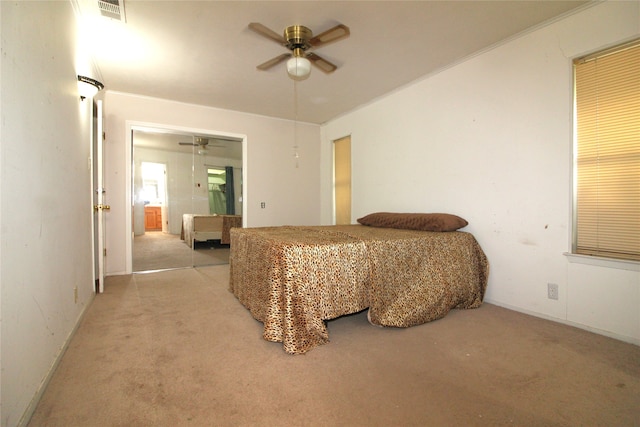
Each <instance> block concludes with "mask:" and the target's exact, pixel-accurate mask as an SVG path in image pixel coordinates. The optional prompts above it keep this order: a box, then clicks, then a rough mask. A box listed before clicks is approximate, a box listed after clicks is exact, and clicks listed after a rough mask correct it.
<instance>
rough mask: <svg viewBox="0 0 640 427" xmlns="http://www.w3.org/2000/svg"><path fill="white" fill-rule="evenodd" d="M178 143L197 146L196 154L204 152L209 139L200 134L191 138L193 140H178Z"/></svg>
mask: <svg viewBox="0 0 640 427" xmlns="http://www.w3.org/2000/svg"><path fill="white" fill-rule="evenodd" d="M178 144H180V145H188V146H193V147H198V154H206V153H207V148H208V147H209V139H208V138H203V137H201V136H196V137H195V138H194V139H193V142H185V141H180V142H178ZM216 147H222V145H217V146H216Z"/></svg>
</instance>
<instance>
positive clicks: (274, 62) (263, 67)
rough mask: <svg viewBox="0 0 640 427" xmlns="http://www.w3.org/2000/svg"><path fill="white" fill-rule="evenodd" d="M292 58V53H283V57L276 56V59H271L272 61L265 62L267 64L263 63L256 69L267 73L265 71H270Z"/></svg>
mask: <svg viewBox="0 0 640 427" xmlns="http://www.w3.org/2000/svg"><path fill="white" fill-rule="evenodd" d="M290 57H291V54H290V53H283V54H282V55H279V56H276V57H275V58H273V59H270V60H268V61H267V62H265V63H263V64H260V65H258V66H257V67H256V68H257V69H258V70H262V71H265V70H268V69H269V68H271V67H274V66H276V65H278V64H279V63H281V62H284V61H286V60H287V59H289V58H290Z"/></svg>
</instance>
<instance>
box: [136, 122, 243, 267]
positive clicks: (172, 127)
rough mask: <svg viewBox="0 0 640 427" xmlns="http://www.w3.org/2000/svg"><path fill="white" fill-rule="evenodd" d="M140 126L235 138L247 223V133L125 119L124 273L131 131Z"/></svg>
mask: <svg viewBox="0 0 640 427" xmlns="http://www.w3.org/2000/svg"><path fill="white" fill-rule="evenodd" d="M140 128H153V129H156V130H166V131H167V132H184V133H193V134H201V135H216V136H220V137H227V138H236V139H239V140H241V141H240V142H241V143H242V194H241V197H242V226H243V227H244V226H245V224H247V207H248V204H247V194H249V192H248V185H247V182H248V181H247V135H244V134H238V133H232V132H224V131H219V130H211V129H200V128H191V127H184V126H175V125H168V124H162V123H151V122H139V121H133V120H126V121H125V132H126V135H125V143H126V147H127V149H126V150H125V168H126V169H125V181H126V183H127V187H126V189H125V200H124V206H126V208H125V227H124V228H125V235H124V239H125V274H132V273H133V238H134V236H133V227H132V225H133V222H132V220H133V137H132V135H133V131H134V130H135V129H140Z"/></svg>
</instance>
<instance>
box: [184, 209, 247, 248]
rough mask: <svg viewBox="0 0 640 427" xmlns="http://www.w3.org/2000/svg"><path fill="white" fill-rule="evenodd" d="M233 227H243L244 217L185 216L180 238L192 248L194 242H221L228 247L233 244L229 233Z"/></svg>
mask: <svg viewBox="0 0 640 427" xmlns="http://www.w3.org/2000/svg"><path fill="white" fill-rule="evenodd" d="M233 227H242V216H240V215H194V214H184V215H182V230H181V232H180V238H181V239H182V240H184V241H185V243H186V244H187V245H189V247H190V248H192V247H193V245H194V242H206V241H207V240H220V243H222V244H225V245H226V244H229V243H231V237H230V233H229V232H230V230H231V229H232V228H233Z"/></svg>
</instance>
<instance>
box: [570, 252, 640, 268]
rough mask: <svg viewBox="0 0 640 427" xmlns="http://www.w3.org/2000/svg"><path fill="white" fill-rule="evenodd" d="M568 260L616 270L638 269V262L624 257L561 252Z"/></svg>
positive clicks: (639, 265)
mask: <svg viewBox="0 0 640 427" xmlns="http://www.w3.org/2000/svg"><path fill="white" fill-rule="evenodd" d="M563 255H564V256H566V257H567V259H568V260H569V262H571V263H576V264H586V265H594V266H597V267H607V268H615V269H618V270H629V271H640V262H638V261H628V260H624V259H613V258H602V257H597V256H592V255H579V254H572V253H569V252H565V253H563Z"/></svg>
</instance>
